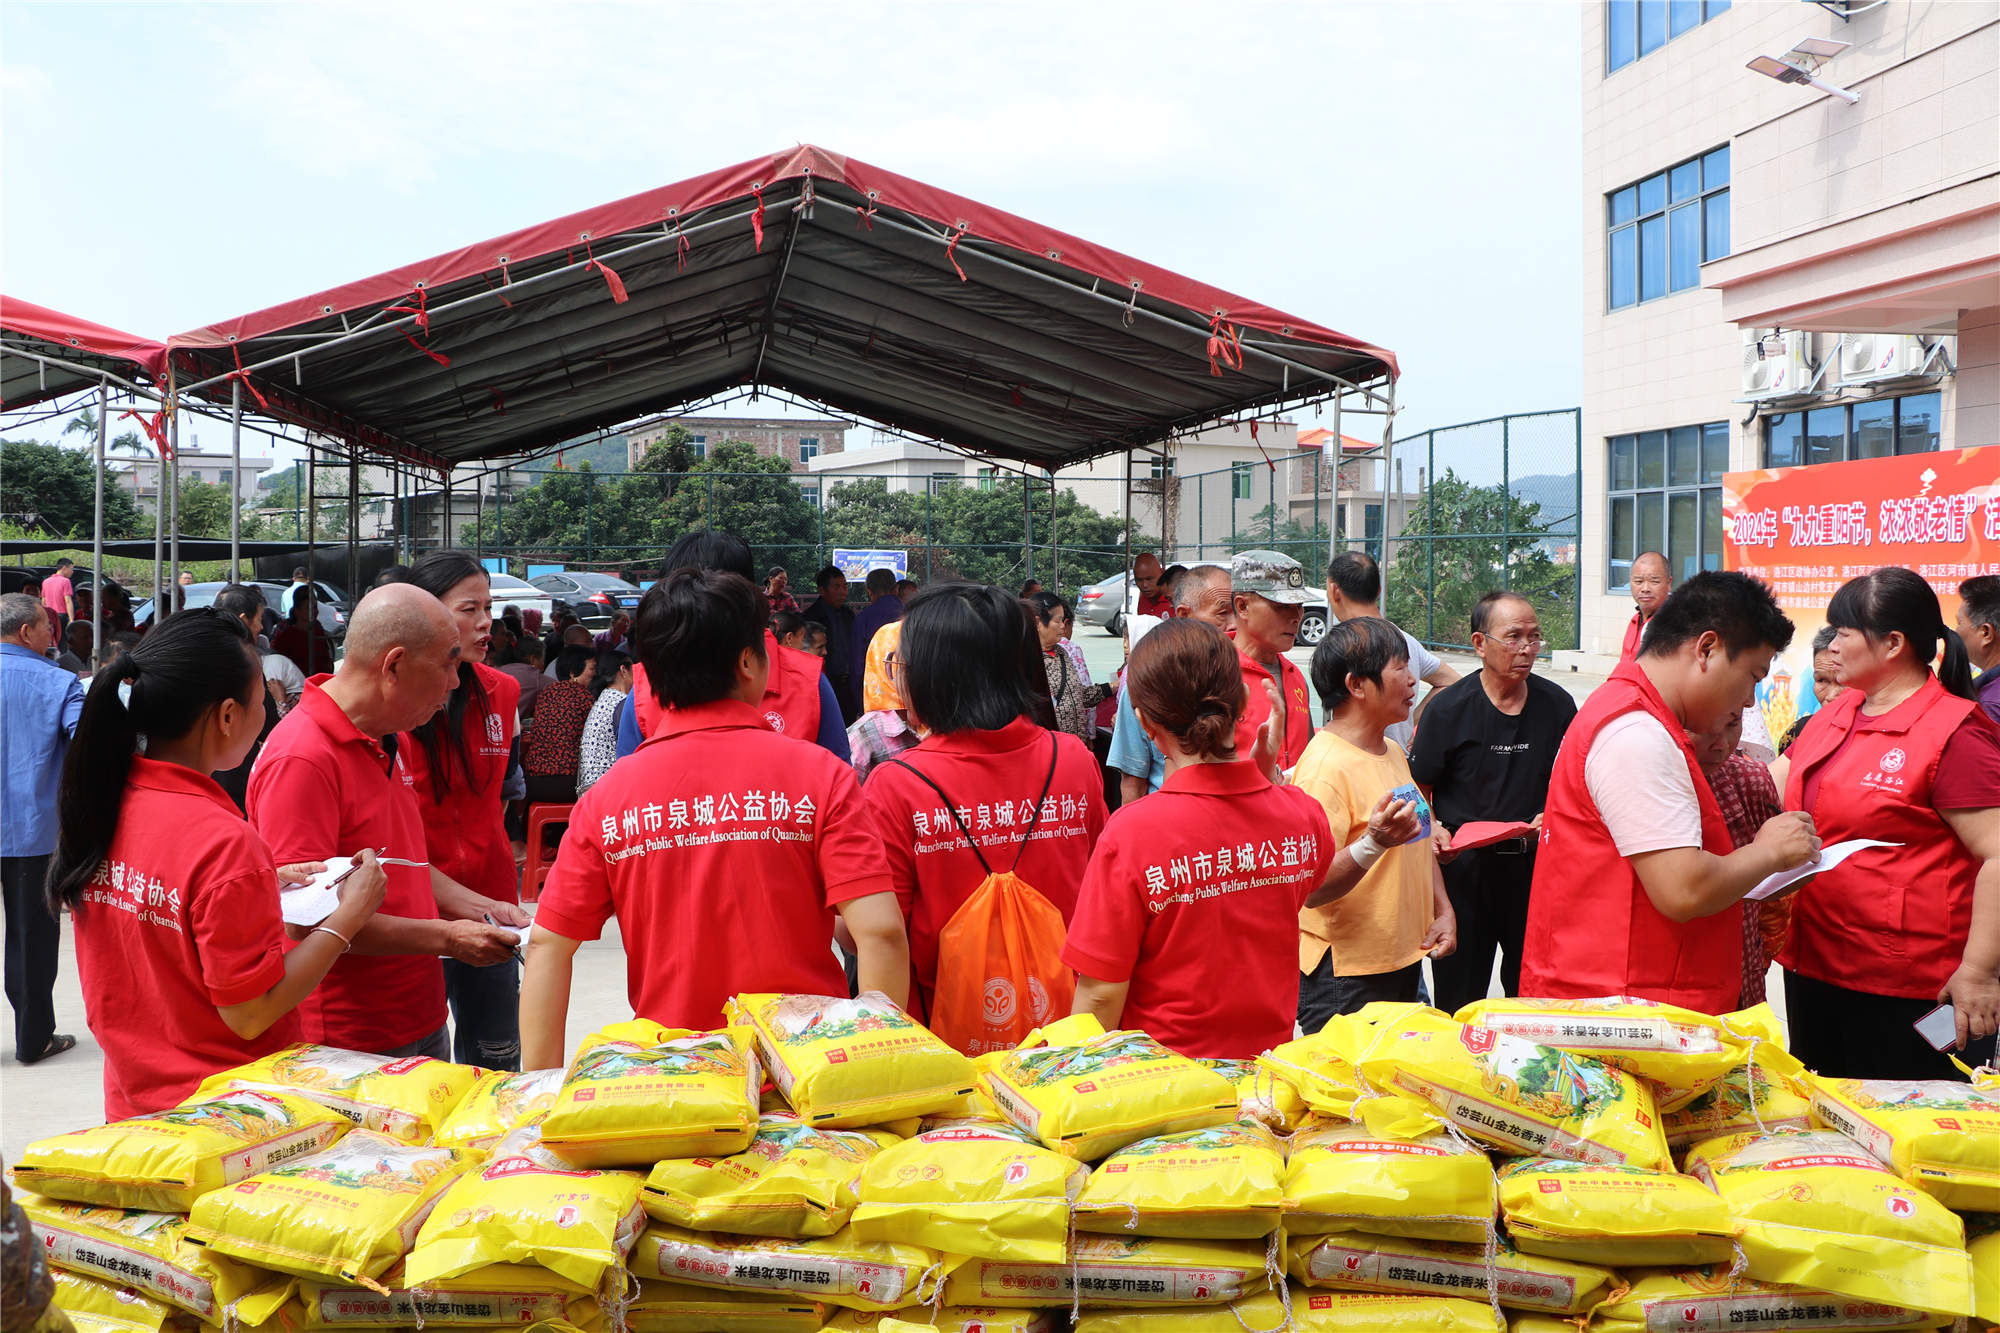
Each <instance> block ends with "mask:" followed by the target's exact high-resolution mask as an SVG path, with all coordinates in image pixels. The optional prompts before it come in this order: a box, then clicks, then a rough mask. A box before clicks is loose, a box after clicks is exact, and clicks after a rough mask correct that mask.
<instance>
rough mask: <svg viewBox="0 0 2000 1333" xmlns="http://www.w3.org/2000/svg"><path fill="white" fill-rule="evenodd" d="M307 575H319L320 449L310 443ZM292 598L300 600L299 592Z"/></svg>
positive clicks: (307, 502)
mask: <svg viewBox="0 0 2000 1333" xmlns="http://www.w3.org/2000/svg"><path fill="white" fill-rule="evenodd" d="M306 577H307V578H308V579H316V578H318V577H319V450H318V449H315V448H314V447H313V446H311V445H310V444H309V445H307V446H306ZM350 591H351V589H350ZM292 600H293V601H295V602H296V601H297V600H298V596H297V594H293V597H292ZM286 618H287V619H290V617H289V616H287V617H286ZM307 656H308V657H310V656H311V654H310V653H308V654H307Z"/></svg>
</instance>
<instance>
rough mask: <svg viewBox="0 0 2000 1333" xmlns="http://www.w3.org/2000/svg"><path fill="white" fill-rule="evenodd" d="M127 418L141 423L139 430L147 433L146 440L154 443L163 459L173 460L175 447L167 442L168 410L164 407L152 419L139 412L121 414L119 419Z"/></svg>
mask: <svg viewBox="0 0 2000 1333" xmlns="http://www.w3.org/2000/svg"><path fill="white" fill-rule="evenodd" d="M126 417H130V418H132V420H134V421H136V422H138V423H139V429H140V430H143V431H145V432H146V438H147V439H149V440H151V441H152V442H153V448H154V449H155V450H156V451H157V452H158V453H159V455H160V457H161V458H172V457H173V456H174V446H173V445H172V444H170V443H168V442H167V409H165V408H164V407H163V408H161V409H160V410H159V411H157V412H155V413H153V415H152V416H150V417H142V416H140V415H139V414H138V413H137V412H120V413H119V414H118V419H119V420H120V421H123V420H124V419H125V418H126Z"/></svg>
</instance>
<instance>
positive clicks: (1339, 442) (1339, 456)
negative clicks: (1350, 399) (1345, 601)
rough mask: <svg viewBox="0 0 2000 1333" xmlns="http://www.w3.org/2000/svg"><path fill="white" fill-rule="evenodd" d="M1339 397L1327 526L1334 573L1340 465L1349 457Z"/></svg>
mask: <svg viewBox="0 0 2000 1333" xmlns="http://www.w3.org/2000/svg"><path fill="white" fill-rule="evenodd" d="M1340 404H1341V399H1340V396H1339V395H1335V397H1334V400H1333V488H1332V490H1331V491H1329V492H1328V494H1329V496H1330V503H1331V504H1332V506H1333V512H1332V513H1330V514H1328V515H1327V524H1326V570H1327V573H1328V574H1329V575H1331V574H1332V573H1333V558H1334V557H1335V556H1337V555H1339V554H1340V520H1341V517H1342V515H1341V512H1340V464H1341V461H1342V460H1343V459H1345V458H1346V457H1347V445H1346V443H1345V441H1346V438H1347V437H1346V436H1344V435H1342V434H1341V433H1340Z"/></svg>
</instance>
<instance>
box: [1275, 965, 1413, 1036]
mask: <svg viewBox="0 0 2000 1333" xmlns="http://www.w3.org/2000/svg"><path fill="white" fill-rule="evenodd" d="M1423 982H1424V965H1423V963H1421V962H1415V963H1411V964H1410V965H1409V966H1408V967H1401V968H1397V969H1396V970H1395V971H1394V972H1372V973H1370V974H1368V975H1367V976H1361V977H1337V976H1335V975H1334V974H1333V954H1332V953H1331V952H1329V953H1328V954H1327V955H1326V957H1324V958H1322V959H1320V960H1319V966H1318V967H1315V968H1314V969H1313V970H1312V971H1310V972H1307V973H1305V974H1304V975H1303V976H1301V977H1300V978H1299V1031H1301V1032H1303V1033H1305V1034H1306V1035H1307V1036H1308V1037H1310V1036H1311V1035H1312V1034H1313V1033H1315V1032H1317V1031H1319V1030H1320V1029H1321V1028H1323V1027H1325V1026H1326V1020H1327V1019H1329V1018H1332V1017H1333V1016H1334V1015H1335V1014H1351V1013H1353V1012H1354V1011H1355V1010H1357V1009H1360V1008H1363V1007H1365V1006H1367V1005H1370V1004H1373V1003H1374V1002H1375V1001H1377V1000H1390V1001H1394V1002H1396V1003H1398V1004H1415V1003H1416V1002H1417V991H1418V989H1419V988H1420V987H1421V986H1422V985H1423Z"/></svg>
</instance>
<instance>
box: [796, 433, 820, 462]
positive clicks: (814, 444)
mask: <svg viewBox="0 0 2000 1333" xmlns="http://www.w3.org/2000/svg"><path fill="white" fill-rule="evenodd" d="M818 457H819V437H818V436H817V435H801V436H799V461H800V462H801V463H805V462H810V461H811V460H812V459H815V458H818Z"/></svg>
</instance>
